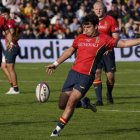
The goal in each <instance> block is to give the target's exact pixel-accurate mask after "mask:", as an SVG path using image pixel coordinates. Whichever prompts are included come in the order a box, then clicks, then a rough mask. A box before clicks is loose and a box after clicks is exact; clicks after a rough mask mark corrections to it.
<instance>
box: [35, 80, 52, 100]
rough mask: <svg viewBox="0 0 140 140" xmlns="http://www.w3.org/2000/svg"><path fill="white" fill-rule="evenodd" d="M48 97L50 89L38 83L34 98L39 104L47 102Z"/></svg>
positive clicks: (44, 84)
mask: <svg viewBox="0 0 140 140" xmlns="http://www.w3.org/2000/svg"><path fill="white" fill-rule="evenodd" d="M49 96H50V88H49V86H48V84H47V83H46V82H40V83H39V84H38V85H37V86H36V98H37V100H38V101H39V102H41V103H44V102H47V101H48V99H49Z"/></svg>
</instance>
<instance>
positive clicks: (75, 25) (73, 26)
mask: <svg viewBox="0 0 140 140" xmlns="http://www.w3.org/2000/svg"><path fill="white" fill-rule="evenodd" d="M79 26H80V24H79V23H78V19H77V18H73V21H72V23H71V24H70V25H69V28H70V30H71V32H74V31H76V30H77V29H78V27H79Z"/></svg>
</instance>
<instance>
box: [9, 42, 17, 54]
mask: <svg viewBox="0 0 140 140" xmlns="http://www.w3.org/2000/svg"><path fill="white" fill-rule="evenodd" d="M14 47H15V45H14V44H13V43H12V42H11V43H9V45H8V46H7V50H8V51H9V52H11V51H12V50H13V48H14Z"/></svg>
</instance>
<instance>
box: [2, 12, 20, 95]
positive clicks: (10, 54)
mask: <svg viewBox="0 0 140 140" xmlns="http://www.w3.org/2000/svg"><path fill="white" fill-rule="evenodd" d="M3 16H4V17H5V19H6V24H5V25H6V26H8V28H9V30H10V34H11V35H12V42H11V45H12V47H11V48H9V41H8V34H7V33H5V44H6V50H5V52H4V57H5V61H3V64H2V69H3V71H4V72H5V74H6V75H7V77H8V80H9V82H10V84H11V87H10V89H9V91H8V92H7V93H6V94H19V93H20V91H19V88H18V82H17V74H16V71H15V60H16V56H17V55H18V54H19V51H20V48H19V45H18V39H19V38H18V33H19V30H20V29H19V27H18V26H17V25H16V23H15V21H14V20H12V19H10V11H9V9H5V10H4V12H3Z"/></svg>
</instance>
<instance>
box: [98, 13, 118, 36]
mask: <svg viewBox="0 0 140 140" xmlns="http://www.w3.org/2000/svg"><path fill="white" fill-rule="evenodd" d="M98 32H99V33H104V34H108V35H111V33H115V32H119V27H118V23H117V21H116V20H115V19H114V18H113V17H112V16H109V15H106V16H105V17H104V18H103V19H101V20H100V21H99V25H98Z"/></svg>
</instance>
